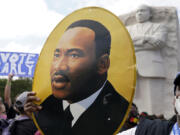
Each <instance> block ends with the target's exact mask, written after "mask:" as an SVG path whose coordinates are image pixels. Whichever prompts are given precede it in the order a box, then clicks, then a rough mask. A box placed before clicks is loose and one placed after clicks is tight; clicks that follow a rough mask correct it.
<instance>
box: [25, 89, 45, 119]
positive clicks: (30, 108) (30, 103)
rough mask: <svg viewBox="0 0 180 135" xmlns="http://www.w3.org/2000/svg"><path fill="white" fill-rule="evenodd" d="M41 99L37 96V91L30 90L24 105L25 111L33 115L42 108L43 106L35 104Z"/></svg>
mask: <svg viewBox="0 0 180 135" xmlns="http://www.w3.org/2000/svg"><path fill="white" fill-rule="evenodd" d="M39 101H40V99H39V98H38V97H36V93H35V92H30V93H29V94H28V96H27V101H26V103H25V105H24V111H25V112H26V114H27V115H28V116H32V113H33V112H37V111H39V110H41V109H42V106H40V105H37V104H35V103H34V102H39Z"/></svg>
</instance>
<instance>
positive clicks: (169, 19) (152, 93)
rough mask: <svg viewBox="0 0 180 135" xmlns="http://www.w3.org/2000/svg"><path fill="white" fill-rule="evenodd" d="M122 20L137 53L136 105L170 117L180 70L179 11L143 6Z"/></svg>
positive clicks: (142, 109)
mask: <svg viewBox="0 0 180 135" xmlns="http://www.w3.org/2000/svg"><path fill="white" fill-rule="evenodd" d="M173 11H174V12H173ZM173 17H174V18H173ZM120 19H121V20H123V22H124V24H125V25H126V26H127V30H128V32H129V33H130V36H131V38H132V41H133V44H134V49H135V53H136V63H137V83H136V92H135V96H134V102H135V103H136V104H137V106H138V108H139V110H140V111H146V112H148V113H149V114H156V115H159V114H165V116H171V114H173V112H169V111H170V110H173V109H170V108H169V107H171V108H172V105H171V104H172V102H169V101H172V98H173V95H172V94H170V92H171V93H172V90H173V82H172V79H173V78H174V77H175V74H176V73H177V70H178V69H177V68H178V61H177V59H176V58H177V48H178V44H177V42H178V39H179V38H178V31H177V30H178V29H177V28H178V23H177V22H178V20H177V15H176V10H175V9H174V8H165V7H164V8H163V7H161V8H155V7H150V6H147V5H141V6H139V7H138V8H137V10H136V11H135V12H132V13H129V14H127V15H123V16H120ZM173 24H174V25H173ZM170 26H171V27H170ZM172 66H173V67H172ZM167 107H168V108H167Z"/></svg>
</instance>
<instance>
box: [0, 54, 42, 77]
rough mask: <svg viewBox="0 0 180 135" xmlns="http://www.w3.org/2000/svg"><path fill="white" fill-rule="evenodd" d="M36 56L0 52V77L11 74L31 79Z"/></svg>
mask: <svg viewBox="0 0 180 135" xmlns="http://www.w3.org/2000/svg"><path fill="white" fill-rule="evenodd" d="M38 56H39V55H38V54H34V53H20V52H0V75H1V76H6V75H8V74H9V73H13V74H14V75H16V76H19V77H33V75H34V69H35V66H36V62H37V59H38Z"/></svg>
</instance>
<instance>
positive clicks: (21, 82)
mask: <svg viewBox="0 0 180 135" xmlns="http://www.w3.org/2000/svg"><path fill="white" fill-rule="evenodd" d="M6 82H7V79H0V96H1V97H2V98H4V88H5V85H6ZM31 90H32V79H31V78H19V79H16V80H12V83H11V99H12V101H13V100H14V98H15V97H16V95H18V94H20V93H22V92H23V91H31Z"/></svg>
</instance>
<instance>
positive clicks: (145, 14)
mask: <svg viewBox="0 0 180 135" xmlns="http://www.w3.org/2000/svg"><path fill="white" fill-rule="evenodd" d="M150 17H151V11H150V8H149V7H148V6H145V5H142V6H140V7H139V8H138V9H137V11H136V20H137V22H139V23H143V22H146V21H148V20H149V19H150Z"/></svg>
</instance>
